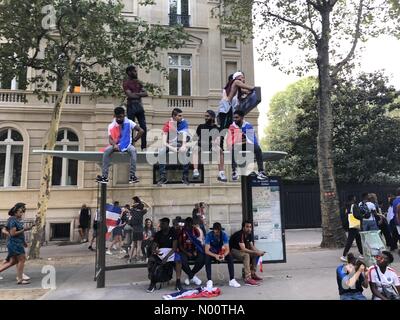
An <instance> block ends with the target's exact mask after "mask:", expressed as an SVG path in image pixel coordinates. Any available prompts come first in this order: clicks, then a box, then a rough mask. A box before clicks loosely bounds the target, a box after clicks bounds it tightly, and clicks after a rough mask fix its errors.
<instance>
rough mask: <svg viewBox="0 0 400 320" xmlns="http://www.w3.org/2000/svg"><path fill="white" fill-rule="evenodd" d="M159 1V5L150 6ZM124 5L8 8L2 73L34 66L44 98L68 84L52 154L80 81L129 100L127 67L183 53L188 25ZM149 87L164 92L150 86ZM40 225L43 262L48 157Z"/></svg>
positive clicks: (28, 1)
mask: <svg viewBox="0 0 400 320" xmlns="http://www.w3.org/2000/svg"><path fill="white" fill-rule="evenodd" d="M143 2H144V3H151V2H153V1H143ZM122 9H123V5H122V3H121V2H120V1H119V0H117V1H113V0H107V1H98V0H67V1H65V0H19V1H2V2H1V3H0V39H2V41H0V74H2V75H5V76H7V75H8V76H9V75H11V74H18V73H19V70H21V69H25V68H32V69H33V70H34V71H35V73H34V76H33V77H32V78H30V79H28V82H29V83H30V84H32V85H34V88H35V93H36V94H38V96H39V97H40V98H46V96H48V94H47V92H46V91H47V90H49V89H50V88H51V86H52V84H53V83H54V82H55V81H58V82H59V83H60V88H59V89H60V90H59V92H58V98H57V101H56V102H55V105H54V110H53V113H52V119H51V126H50V130H49V135H48V138H47V143H46V144H45V145H44V147H43V148H44V149H50V150H52V149H53V148H54V145H55V142H56V135H57V131H58V127H59V122H60V116H61V111H62V108H63V106H64V103H65V99H66V95H67V89H68V85H69V84H70V82H71V80H72V79H73V78H74V77H76V73H77V72H78V76H79V78H80V80H81V85H82V86H83V87H85V88H87V89H88V90H90V91H92V92H93V94H96V95H105V96H114V97H115V96H121V94H122V89H121V80H122V79H123V77H124V70H125V68H126V66H127V65H129V64H134V65H136V66H137V67H138V68H141V69H144V70H146V71H147V72H149V71H150V70H152V69H158V70H160V71H165V69H163V67H162V65H161V63H160V61H159V59H158V54H159V52H161V51H162V50H166V49H168V48H179V47H181V46H182V45H183V44H184V43H185V41H186V39H187V34H186V33H185V32H184V31H183V29H182V28H181V27H174V28H170V27H167V26H161V25H150V24H149V23H148V22H146V21H144V20H142V19H140V18H139V17H131V18H130V19H129V22H128V20H127V19H126V18H125V17H124V16H123V15H122ZM147 87H148V89H152V90H153V91H154V90H156V89H157V88H156V87H155V86H152V85H151V84H148V86H147ZM44 160H45V161H44V166H43V169H42V177H41V182H40V195H39V201H38V206H37V209H38V212H37V216H36V223H37V227H36V228H34V230H33V241H32V247H31V250H30V253H29V256H30V257H31V258H38V257H39V253H40V252H39V249H40V241H39V240H40V238H41V235H42V232H43V227H44V225H45V218H46V210H47V203H48V199H49V196H50V182H51V174H52V172H51V171H52V170H51V168H52V157H45V158H44Z"/></svg>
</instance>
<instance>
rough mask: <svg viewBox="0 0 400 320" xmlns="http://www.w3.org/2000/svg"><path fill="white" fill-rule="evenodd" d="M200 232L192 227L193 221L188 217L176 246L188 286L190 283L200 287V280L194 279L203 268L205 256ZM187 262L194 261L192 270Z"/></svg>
mask: <svg viewBox="0 0 400 320" xmlns="http://www.w3.org/2000/svg"><path fill="white" fill-rule="evenodd" d="M200 236H201V234H200V231H199V230H198V229H197V228H195V227H194V226H193V219H192V218H190V217H188V218H186V219H185V226H184V228H183V229H182V231H181V233H180V234H179V239H178V245H179V253H180V255H181V260H182V269H183V271H185V273H186V274H187V275H188V277H189V278H188V279H186V280H185V284H186V285H187V286H188V285H189V284H190V282H192V283H194V284H196V285H197V286H199V285H201V280H200V279H199V278H198V277H196V274H197V272H199V271H200V270H201V268H203V266H204V260H205V254H204V248H203V245H202V244H201V241H200V240H199V239H198V238H200ZM189 260H192V261H194V267H193V269H190V267H189Z"/></svg>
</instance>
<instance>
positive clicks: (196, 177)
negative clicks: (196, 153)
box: [193, 169, 200, 179]
mask: <svg viewBox="0 0 400 320" xmlns="http://www.w3.org/2000/svg"><path fill="white" fill-rule="evenodd" d="M199 177H200V173H199V170H197V169H194V170H193V179H198V178H199Z"/></svg>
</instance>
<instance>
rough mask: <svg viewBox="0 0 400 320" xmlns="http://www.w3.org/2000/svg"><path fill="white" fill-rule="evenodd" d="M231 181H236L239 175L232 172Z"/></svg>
mask: <svg viewBox="0 0 400 320" xmlns="http://www.w3.org/2000/svg"><path fill="white" fill-rule="evenodd" d="M232 180H233V181H238V180H239V175H238V173H237V171H233V173H232Z"/></svg>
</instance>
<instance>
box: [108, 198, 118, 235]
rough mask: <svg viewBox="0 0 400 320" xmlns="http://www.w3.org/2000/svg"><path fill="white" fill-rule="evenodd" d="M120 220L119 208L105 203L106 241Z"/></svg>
mask: <svg viewBox="0 0 400 320" xmlns="http://www.w3.org/2000/svg"><path fill="white" fill-rule="evenodd" d="M120 218H121V208H120V207H115V206H114V205H112V204H108V203H107V204H106V225H107V235H106V238H107V239H109V237H110V235H111V232H112V230H113V229H114V228H115V227H116V226H117V225H118V224H119V220H120Z"/></svg>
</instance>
